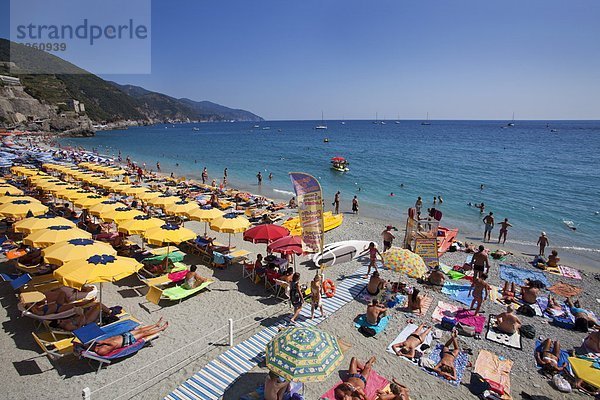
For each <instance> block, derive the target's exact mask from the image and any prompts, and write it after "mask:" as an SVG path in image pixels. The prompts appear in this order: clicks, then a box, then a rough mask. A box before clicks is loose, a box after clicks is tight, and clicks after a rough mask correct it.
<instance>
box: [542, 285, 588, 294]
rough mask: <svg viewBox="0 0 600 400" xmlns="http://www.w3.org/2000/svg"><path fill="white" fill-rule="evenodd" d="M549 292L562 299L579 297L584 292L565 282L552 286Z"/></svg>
mask: <svg viewBox="0 0 600 400" xmlns="http://www.w3.org/2000/svg"><path fill="white" fill-rule="evenodd" d="M548 290H549V291H551V292H552V293H554V294H556V295H558V296H560V297H573V296H579V295H580V294H581V292H582V291H583V289H582V288H580V287H577V286H573V285H569V284H568V283H564V282H556V283H555V284H554V285H552V286H550V287H549V288H548Z"/></svg>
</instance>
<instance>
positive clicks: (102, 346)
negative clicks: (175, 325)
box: [91, 318, 169, 356]
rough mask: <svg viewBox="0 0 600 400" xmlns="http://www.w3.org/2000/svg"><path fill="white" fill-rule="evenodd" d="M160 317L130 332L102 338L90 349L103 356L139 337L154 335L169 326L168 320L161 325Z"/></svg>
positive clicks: (130, 343)
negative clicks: (154, 322)
mask: <svg viewBox="0 0 600 400" xmlns="http://www.w3.org/2000/svg"><path fill="white" fill-rule="evenodd" d="M161 322H162V318H161V319H159V320H158V322H157V323H156V324H154V325H149V326H140V327H138V328H136V329H134V330H132V331H130V332H125V333H123V334H122V335H118V336H112V337H109V338H107V339H104V340H99V341H98V342H96V343H95V344H94V345H93V346H92V348H91V350H92V351H94V352H95V353H96V354H98V355H99V356H105V355H107V354H110V353H112V352H113V351H115V350H118V349H120V348H123V347H127V346H130V345H132V344H134V343H135V342H137V341H138V340H140V339H146V338H148V337H151V336H154V335H156V334H157V333H160V332H162V331H164V330H165V329H167V327H168V326H169V323H168V322H165V323H164V324H163V325H162V326H161Z"/></svg>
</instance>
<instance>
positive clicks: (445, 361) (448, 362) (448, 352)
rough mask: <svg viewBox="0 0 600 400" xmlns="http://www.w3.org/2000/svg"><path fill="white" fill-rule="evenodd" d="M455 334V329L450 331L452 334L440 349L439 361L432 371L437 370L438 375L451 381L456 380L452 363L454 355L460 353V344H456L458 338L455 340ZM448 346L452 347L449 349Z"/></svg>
mask: <svg viewBox="0 0 600 400" xmlns="http://www.w3.org/2000/svg"><path fill="white" fill-rule="evenodd" d="M457 335H458V333H457V332H456V331H453V332H452V336H451V337H450V339H449V340H448V341H447V342H446V344H445V345H444V348H443V349H442V353H441V360H440V362H439V363H437V365H436V366H435V367H434V368H433V371H434V372H437V373H438V374H439V375H440V376H442V377H444V378H446V379H448V380H451V381H455V380H456V368H455V367H454V363H455V361H456V357H458V354H459V353H460V346H459V345H458V340H456V336H457ZM450 346H452V347H453V349H450Z"/></svg>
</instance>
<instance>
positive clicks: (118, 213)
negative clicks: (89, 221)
mask: <svg viewBox="0 0 600 400" xmlns="http://www.w3.org/2000/svg"><path fill="white" fill-rule="evenodd" d="M140 215H145V214H144V213H143V212H141V211H140V210H136V209H134V208H130V207H126V206H123V207H118V208H115V209H114V210H109V211H106V212H102V213H100V218H102V219H103V220H104V221H106V222H115V223H117V224H118V223H119V222H120V221H126V220H128V219H133V218H135V217H138V216H140Z"/></svg>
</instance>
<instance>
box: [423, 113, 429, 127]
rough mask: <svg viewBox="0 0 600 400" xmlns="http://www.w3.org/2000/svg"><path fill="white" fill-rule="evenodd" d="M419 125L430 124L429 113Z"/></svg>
mask: <svg viewBox="0 0 600 400" xmlns="http://www.w3.org/2000/svg"><path fill="white" fill-rule="evenodd" d="M421 125H431V122H429V113H427V119H426V120H425V121H423V122H421Z"/></svg>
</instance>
